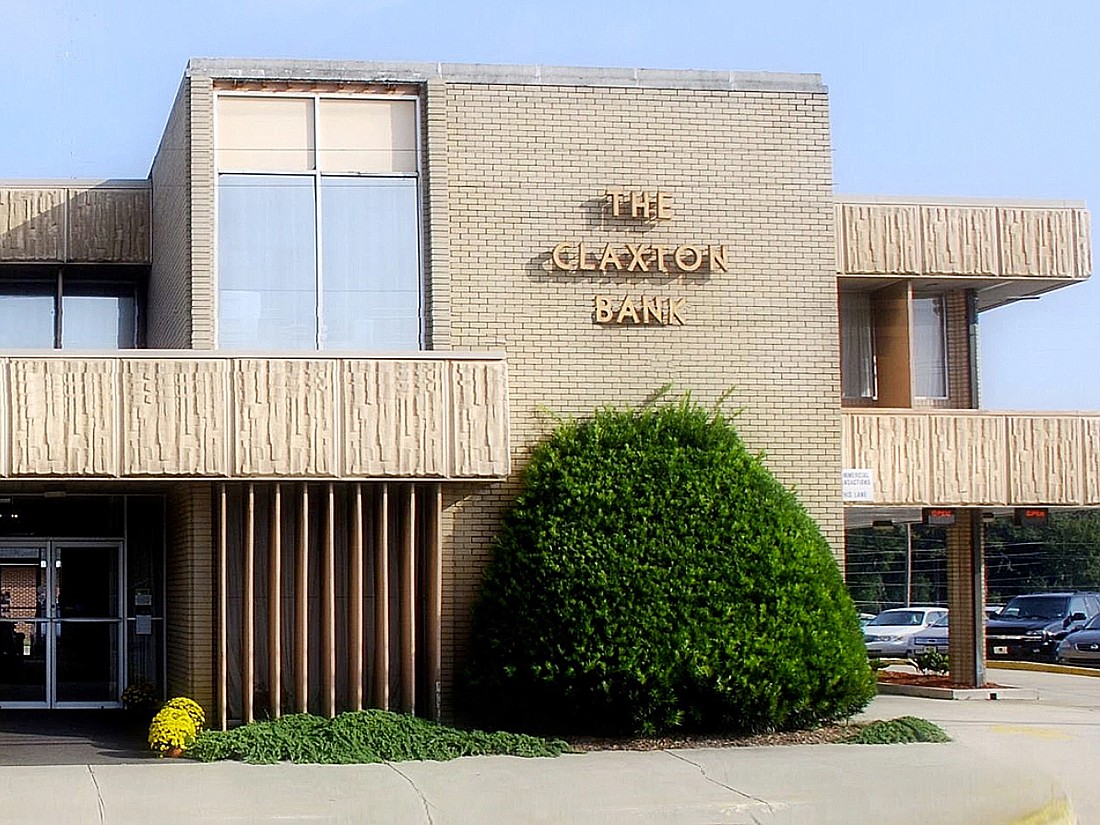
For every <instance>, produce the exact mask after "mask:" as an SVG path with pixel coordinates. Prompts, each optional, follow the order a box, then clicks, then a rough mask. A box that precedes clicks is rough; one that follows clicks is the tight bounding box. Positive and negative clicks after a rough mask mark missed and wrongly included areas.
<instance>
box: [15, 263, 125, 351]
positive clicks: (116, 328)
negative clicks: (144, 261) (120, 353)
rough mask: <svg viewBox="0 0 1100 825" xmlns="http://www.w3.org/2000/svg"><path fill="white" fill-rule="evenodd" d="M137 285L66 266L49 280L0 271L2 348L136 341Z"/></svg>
mask: <svg viewBox="0 0 1100 825" xmlns="http://www.w3.org/2000/svg"><path fill="white" fill-rule="evenodd" d="M137 292H138V287H137V284H136V283H135V282H133V281H107V280H99V279H94V280H89V279H83V278H81V277H79V276H71V275H66V274H65V273H64V271H63V272H62V273H60V274H55V275H53V276H52V277H51V278H49V279H48V280H46V279H41V278H35V279H31V278H27V277H22V276H21V275H19V274H16V275H12V276H11V277H10V279H6V278H3V277H2V275H0V349H73V350H115V349H132V348H134V347H136V346H138V295H137Z"/></svg>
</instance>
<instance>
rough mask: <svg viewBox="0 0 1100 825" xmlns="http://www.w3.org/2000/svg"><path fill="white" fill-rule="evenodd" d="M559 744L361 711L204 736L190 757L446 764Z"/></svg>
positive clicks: (547, 750) (537, 752) (551, 751)
mask: <svg viewBox="0 0 1100 825" xmlns="http://www.w3.org/2000/svg"><path fill="white" fill-rule="evenodd" d="M568 750H569V746H568V745H567V744H566V743H565V742H562V741H559V740H546V739H539V738H538V737H535V736H526V735H523V734H516V733H504V732H497V733H486V732H484V731H479V730H459V729H457V728H450V727H447V726H446V725H440V724H436V723H435V722H429V721H428V720H426V719H419V718H417V717H415V716H406V715H404V714H400V713H392V712H389V711H383V710H361V711H354V712H351V713H342V714H340V715H339V716H337V717H336V718H335V719H325V718H323V717H320V716H312V715H310V714H308V713H299V714H294V715H292V716H284V717H282V718H281V719H275V720H272V721H267V722H253V723H252V724H249V725H242V726H241V727H239V728H234V729H233V730H228V731H212V730H208V731H203V732H202V733H200V734H199V736H198V738H197V739H196V740H195V743H194V745H192V747H191V748H190V749H189V750H188V751H187V755H188V756H189V757H191V758H193V759H199V760H201V761H203V762H215V761H218V760H222V759H235V760H238V761H241V762H249V763H252V764H258V765H268V764H272V763H275V762H298V763H315V764H358V763H368V762H402V761H406V760H431V761H445V760H448V759H455V758H457V757H459V756H481V755H490V754H496V755H508V756H558V755H559V754H561V753H563V752H565V751H568Z"/></svg>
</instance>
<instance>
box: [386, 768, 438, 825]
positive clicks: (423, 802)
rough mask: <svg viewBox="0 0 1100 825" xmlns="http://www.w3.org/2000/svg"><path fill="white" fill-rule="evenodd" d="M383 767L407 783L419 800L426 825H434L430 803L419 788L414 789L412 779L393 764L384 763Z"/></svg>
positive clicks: (414, 785)
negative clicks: (422, 807)
mask: <svg viewBox="0 0 1100 825" xmlns="http://www.w3.org/2000/svg"><path fill="white" fill-rule="evenodd" d="M385 765H386V766H387V767H388V768H389V769H390V770H392V771H393V772H394V773H396V774H397V775H398V776H400V777H401V778H402V779H404V780H405V781H406V782H408V783H409V787H410V788H412V789H413V792H414V793H415V794H416V796H417V798H418V799H419V800H420V804H421V805H423V806H424V817H425V818H426V819H427V820H428V825H435V820H434V819H432V806H431V803H429V802H428V798H427V797H426V796H424V794H423V793H421V791H420V788H418V787H416V783H415V782H413V781H412V778H411V777H410V776H409V775H408V774H406V773H405V772H404V771H402V770H401V769H400V768H399V767H397V765H395V764H394V763H393V762H386V763H385Z"/></svg>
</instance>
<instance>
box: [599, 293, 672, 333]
mask: <svg viewBox="0 0 1100 825" xmlns="http://www.w3.org/2000/svg"><path fill="white" fill-rule="evenodd" d="M592 304H593V305H592V320H593V322H594V323H597V324H608V325H621V326H631V325H635V324H637V325H639V326H680V327H682V326H683V325H684V314H685V307H686V306H687V298H677V297H670V296H660V295H640V296H638V298H637V299H635V298H634V297H633V296H631V295H623V296H622V297H611V296H608V295H596V296H594V297H593V302H592Z"/></svg>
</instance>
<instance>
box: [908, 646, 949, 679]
mask: <svg viewBox="0 0 1100 825" xmlns="http://www.w3.org/2000/svg"><path fill="white" fill-rule="evenodd" d="M912 662H913V664H914V665H916V668H917V670H919V671H920V672H921V673H938V674H941V675H942V674H944V673H948V672H949V671H950V670H951V668H950V663H949V662H948V660H947V654H945V653H940V652H939V651H938V650H935V649H933V650H922V651H921V652H920V653H917V654H915V655H914V656H913V659H912Z"/></svg>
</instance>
